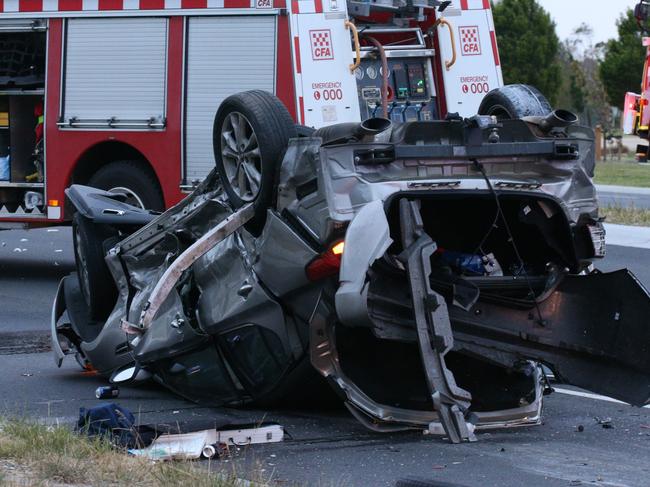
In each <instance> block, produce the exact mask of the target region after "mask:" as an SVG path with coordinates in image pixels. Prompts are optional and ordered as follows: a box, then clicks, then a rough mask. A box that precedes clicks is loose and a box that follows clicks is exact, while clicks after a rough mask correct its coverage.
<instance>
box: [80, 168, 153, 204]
mask: <svg viewBox="0 0 650 487" xmlns="http://www.w3.org/2000/svg"><path fill="white" fill-rule="evenodd" d="M88 186H92V187H93V188H98V189H103V190H104V191H110V192H111V193H123V194H126V198H127V199H126V202H127V203H128V204H130V205H133V206H137V207H140V208H143V209H147V210H155V211H164V210H165V201H164V199H163V196H162V192H161V191H160V185H159V184H158V180H157V178H156V176H155V175H154V174H153V173H152V172H151V171H150V170H147V169H146V168H144V167H143V166H142V163H141V162H139V161H114V162H111V163H109V164H106V165H105V166H103V167H101V168H100V169H99V170H98V171H97V172H96V173H95V174H93V175H92V176H91V178H90V180H89V181H88Z"/></svg>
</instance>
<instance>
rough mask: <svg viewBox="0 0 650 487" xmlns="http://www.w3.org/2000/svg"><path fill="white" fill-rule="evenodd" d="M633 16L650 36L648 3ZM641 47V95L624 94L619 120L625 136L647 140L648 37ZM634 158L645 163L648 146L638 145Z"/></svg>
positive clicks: (649, 93)
mask: <svg viewBox="0 0 650 487" xmlns="http://www.w3.org/2000/svg"><path fill="white" fill-rule="evenodd" d="M634 16H635V17H636V20H637V23H638V24H639V30H641V32H643V33H644V34H646V35H647V34H650V30H649V29H648V20H649V18H650V1H649V0H641V1H640V2H639V3H638V4H637V6H636V7H635V9H634ZM642 43H643V46H644V47H645V48H646V57H645V64H644V65H643V75H642V77H641V94H637V93H633V92H627V93H626V94H625V105H624V106H623V115H622V118H621V128H622V131H623V134H625V135H638V136H639V137H640V138H642V139H645V140H648V131H649V129H650V109H649V108H648V103H649V102H650V37H643V39H642ZM636 157H637V159H638V160H639V162H647V160H648V145H647V144H638V145H637V148H636Z"/></svg>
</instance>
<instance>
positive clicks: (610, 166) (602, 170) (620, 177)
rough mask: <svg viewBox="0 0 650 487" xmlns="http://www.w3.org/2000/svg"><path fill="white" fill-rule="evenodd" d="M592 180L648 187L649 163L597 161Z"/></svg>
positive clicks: (649, 184) (597, 182) (599, 182)
mask: <svg viewBox="0 0 650 487" xmlns="http://www.w3.org/2000/svg"><path fill="white" fill-rule="evenodd" d="M594 182H595V183H596V184H614V185H619V186H635V187H639V188H650V165H642V164H638V163H636V162H598V163H597V164H596V174H595V177H594Z"/></svg>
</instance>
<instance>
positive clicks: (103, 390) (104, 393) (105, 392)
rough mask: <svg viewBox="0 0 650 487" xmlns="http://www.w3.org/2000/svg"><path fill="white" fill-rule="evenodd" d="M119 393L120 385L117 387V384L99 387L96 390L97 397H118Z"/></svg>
mask: <svg viewBox="0 0 650 487" xmlns="http://www.w3.org/2000/svg"><path fill="white" fill-rule="evenodd" d="M119 395H120V389H119V387H117V386H115V385H113V386H104V387H98V388H97V389H96V390H95V397H96V398H97V399H112V398H114V397H117V396H119Z"/></svg>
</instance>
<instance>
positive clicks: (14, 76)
mask: <svg viewBox="0 0 650 487" xmlns="http://www.w3.org/2000/svg"><path fill="white" fill-rule="evenodd" d="M44 83H45V32H11V33H9V32H0V90H11V89H25V88H28V89H34V88H43V85H44Z"/></svg>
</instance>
